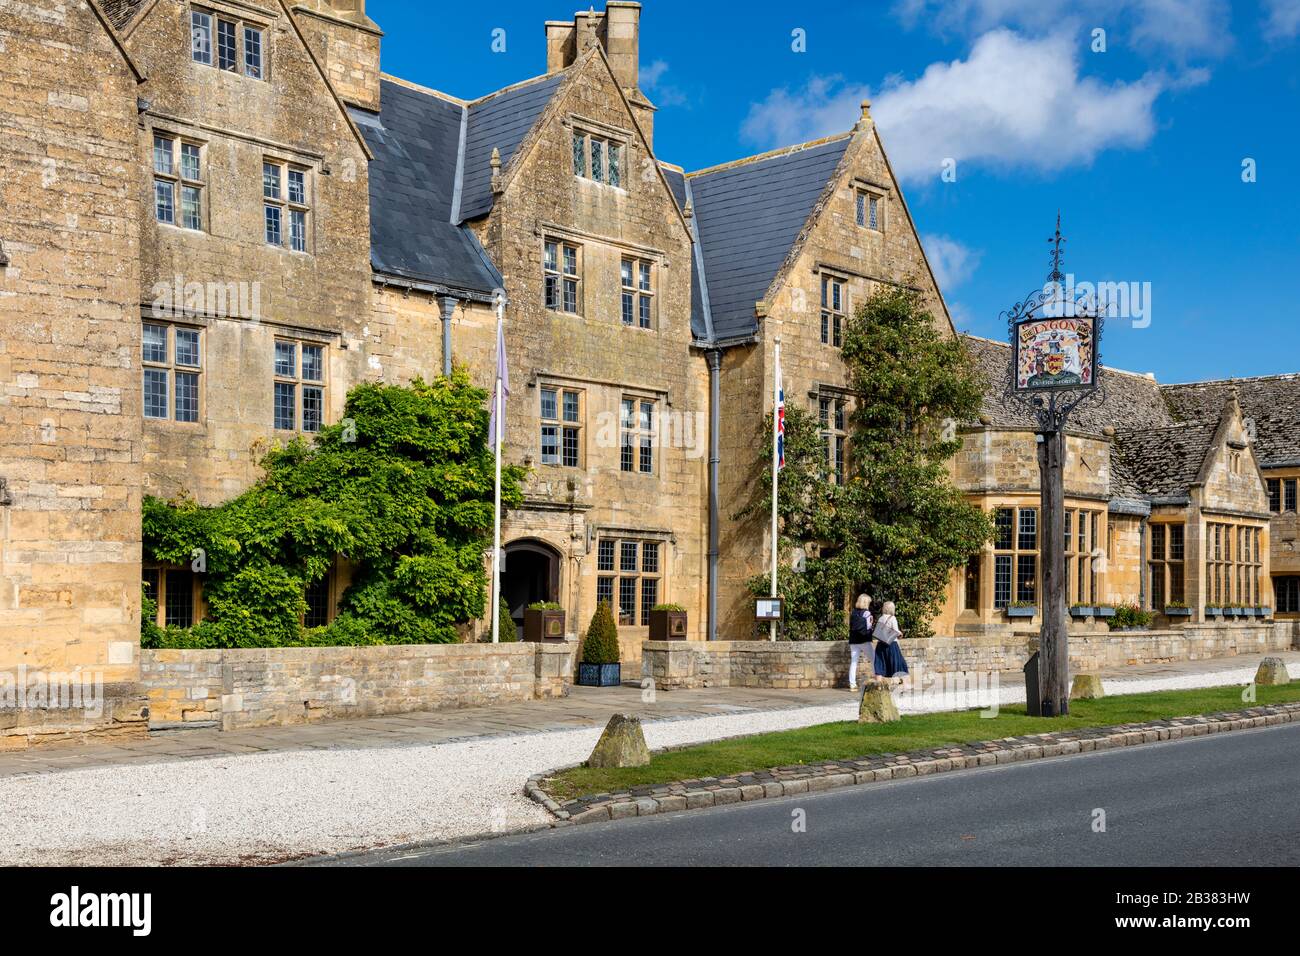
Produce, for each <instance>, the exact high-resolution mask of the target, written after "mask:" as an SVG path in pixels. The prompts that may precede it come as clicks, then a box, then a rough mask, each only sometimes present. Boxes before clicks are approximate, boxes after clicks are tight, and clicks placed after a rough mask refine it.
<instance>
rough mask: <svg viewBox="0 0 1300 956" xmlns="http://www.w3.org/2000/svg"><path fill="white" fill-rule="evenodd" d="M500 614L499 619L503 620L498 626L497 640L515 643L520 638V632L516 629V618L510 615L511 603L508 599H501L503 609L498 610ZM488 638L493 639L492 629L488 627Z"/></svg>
mask: <svg viewBox="0 0 1300 956" xmlns="http://www.w3.org/2000/svg"><path fill="white" fill-rule="evenodd" d="M497 614H499V615H500V617H499V618H498V620H499V621H500V622H501V623H500V624H499V625H498V626H497V640H498V641H500V642H501V643H502V644H514V643H517V642H518V640H519V633H518V632H517V631H516V630H515V621H514V618H512V617H511V616H510V605H509V604H507V603H506V599H505V598H502V599H501V609H500V610H499V611H497ZM487 639H488V640H489V641H490V640H492V629H491V628H490V627H489V628H488V633H487Z"/></svg>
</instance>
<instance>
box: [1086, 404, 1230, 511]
mask: <svg viewBox="0 0 1300 956" xmlns="http://www.w3.org/2000/svg"><path fill="white" fill-rule="evenodd" d="M1218 428H1219V423H1218V422H1217V421H1214V422H1209V421H1201V422H1188V423H1186V424H1181V425H1172V426H1169V427H1167V428H1147V429H1141V430H1136V431H1125V430H1121V431H1117V432H1116V433H1115V454H1113V455H1112V456H1111V466H1112V468H1111V470H1112V476H1111V491H1112V493H1113V494H1116V495H1119V496H1121V497H1125V498H1141V497H1146V498H1183V497H1186V495H1187V493H1188V491H1189V489H1190V488H1191V486H1192V483H1193V482H1195V481H1196V478H1197V475H1198V474H1199V473H1200V470H1201V466H1202V465H1203V464H1204V463H1205V458H1206V456H1207V455H1208V454H1209V453H1210V448H1211V447H1212V445H1213V444H1214V434H1215V432H1216V431H1217V430H1218Z"/></svg>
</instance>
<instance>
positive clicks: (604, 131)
mask: <svg viewBox="0 0 1300 956" xmlns="http://www.w3.org/2000/svg"><path fill="white" fill-rule="evenodd" d="M560 125H561V126H562V127H563V128H564V129H565V131H566V132H567V133H568V135H567V137H566V142H567V144H568V146H569V150H570V162H572V143H573V137H574V136H582V137H583V138H584V143H583V150H584V154H585V158H586V169H585V171H584V172H581V173H579V172H578V171H577V170H576V169H575V170H573V175H574V176H575V177H576V178H578V179H585V180H586V181H587V182H589V183H596V184H597V185H600V186H606V187H608V188H610V189H617V190H619V191H621V192H627V186H628V181H629V176H628V170H629V168H630V167H631V165H632V163H631V158H632V148H631V147H632V140H633V138H634V134H633V132H632V131H631V130H628V129H623V128H622V127H619V126H612V125H610V124H609V123H602V122H601V121H600V120H595V119H591V118H590V117H586V116H581V115H579V114H577V113H574V114H570V115H569V116H567V117H565V118H564V119H563V120H562V121H561V124H560ZM593 136H594V137H595V138H596V139H598V140H603V141H604V142H605V143H606V144H611V143H612V144H613V145H615V146H617V147H618V151H619V164H618V185H617V186H615V185H613V184H611V183H610V182H608V171H609V165H608V164H609V159H608V156H606V159H605V164H606V165H605V169H604V172H605V174H606V175H605V178H602V179H593V178H592V176H591V139H592V137H593Z"/></svg>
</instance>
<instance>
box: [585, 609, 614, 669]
mask: <svg viewBox="0 0 1300 956" xmlns="http://www.w3.org/2000/svg"><path fill="white" fill-rule="evenodd" d="M618 662H619V647H618V626H617V625H616V624H615V623H614V612H613V611H612V610H611V609H610V606H609V602H608V601H601V602H600V603H599V604H597V605H596V613H595V614H593V615H592V616H591V624H590V625H588V627H587V634H586V636H585V637H584V638H583V641H582V663H584V664H617V663H618Z"/></svg>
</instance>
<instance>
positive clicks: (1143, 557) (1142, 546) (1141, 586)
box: [1138, 515, 1186, 608]
mask: <svg viewBox="0 0 1300 956" xmlns="http://www.w3.org/2000/svg"><path fill="white" fill-rule="evenodd" d="M1150 520H1151V519H1150V518H1149V517H1148V516H1147V515H1143V516H1142V521H1141V523H1140V524H1139V525H1138V607H1140V608H1145V607H1146V606H1147V523H1148V522H1149V521H1150ZM1184 587H1186V584H1184Z"/></svg>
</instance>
